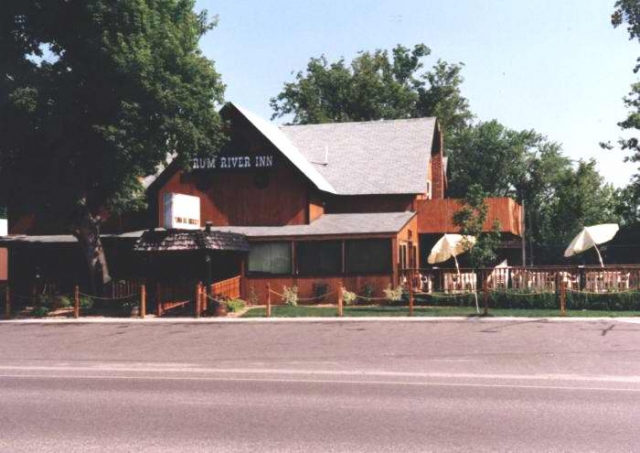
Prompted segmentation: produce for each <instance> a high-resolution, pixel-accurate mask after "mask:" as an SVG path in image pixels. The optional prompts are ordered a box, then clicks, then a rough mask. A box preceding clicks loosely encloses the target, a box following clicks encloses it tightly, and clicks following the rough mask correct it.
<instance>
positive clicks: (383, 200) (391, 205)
mask: <svg viewBox="0 0 640 453" xmlns="http://www.w3.org/2000/svg"><path fill="white" fill-rule="evenodd" d="M415 199H416V197H415V196H414V195H353V196H352V195H350V196H342V197H339V196H328V197H327V198H326V204H325V212H326V213H327V214H342V213H349V212H404V211H413V210H415V208H416V206H415Z"/></svg>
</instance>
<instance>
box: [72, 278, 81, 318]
mask: <svg viewBox="0 0 640 453" xmlns="http://www.w3.org/2000/svg"><path fill="white" fill-rule="evenodd" d="M73 317H74V318H76V319H78V318H79V317H80V288H78V285H76V286H75V287H74V288H73Z"/></svg>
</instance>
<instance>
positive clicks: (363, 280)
mask: <svg viewBox="0 0 640 453" xmlns="http://www.w3.org/2000/svg"><path fill="white" fill-rule="evenodd" d="M267 282H269V283H270V284H271V290H272V291H275V292H277V293H280V294H282V291H283V288H284V286H288V287H291V286H297V287H298V297H300V298H301V299H307V298H312V297H314V296H315V294H314V291H313V286H314V283H326V284H327V285H328V286H329V289H328V291H329V295H328V296H327V297H326V298H325V299H324V301H323V302H324V303H329V304H335V303H337V302H338V299H337V295H338V290H339V288H340V282H342V284H343V285H344V287H345V288H346V289H347V290H348V291H353V292H355V293H356V294H360V295H362V294H363V288H364V287H365V285H368V286H370V287H372V288H373V290H374V295H373V297H383V296H384V293H383V290H384V289H385V288H387V286H389V285H390V284H392V282H393V276H392V275H363V276H344V277H246V278H244V279H243V282H242V294H243V296H244V298H245V300H248V301H251V294H252V293H253V292H255V295H256V296H257V299H258V304H261V305H264V304H265V303H266V300H267V299H266V295H267V289H266V285H267ZM271 303H272V304H274V305H281V304H283V302H282V299H281V298H280V297H278V296H276V295H274V294H272V295H271ZM301 304H302V302H301Z"/></svg>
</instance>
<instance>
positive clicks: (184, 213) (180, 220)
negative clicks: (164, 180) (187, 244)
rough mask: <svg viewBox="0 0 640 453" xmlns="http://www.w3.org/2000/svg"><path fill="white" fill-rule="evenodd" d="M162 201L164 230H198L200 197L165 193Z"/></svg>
mask: <svg viewBox="0 0 640 453" xmlns="http://www.w3.org/2000/svg"><path fill="white" fill-rule="evenodd" d="M163 201H164V227H165V228H166V229H168V230H169V229H180V230H197V229H199V228H200V197H194V196H193V195H184V194H181V193H165V194H164V200H163Z"/></svg>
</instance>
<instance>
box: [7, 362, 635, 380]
mask: <svg viewBox="0 0 640 453" xmlns="http://www.w3.org/2000/svg"><path fill="white" fill-rule="evenodd" d="M149 365H150V364H141V366H131V365H130V364H127V365H124V364H123V365H121V366H120V365H118V364H104V365H102V364H98V365H95V366H41V365H37V366H17V365H0V371H25V372H34V371H53V372H65V371H71V372H88V373H91V372H94V373H95V372H120V373H124V372H129V373H179V374H196V373H198V374H213V375H216V374H217V375H224V374H227V375H259V376H275V375H277V376H282V375H288V376H309V377H323V376H327V377H360V378H418V379H471V380H509V381H546V382H553V381H564V382H602V383H627V384H640V376H619V375H581V374H495V373H486V374H481V373H439V372H412V371H386V370H325V369H310V370H299V369H289V368H282V369H277V368H255V369H252V368H205V367H202V368H200V367H193V366H182V367H180V366H166V367H163V366H157V364H156V365H155V366H149Z"/></svg>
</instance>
